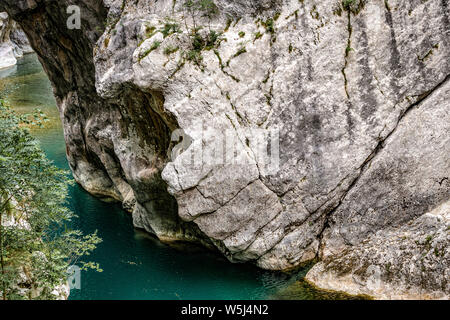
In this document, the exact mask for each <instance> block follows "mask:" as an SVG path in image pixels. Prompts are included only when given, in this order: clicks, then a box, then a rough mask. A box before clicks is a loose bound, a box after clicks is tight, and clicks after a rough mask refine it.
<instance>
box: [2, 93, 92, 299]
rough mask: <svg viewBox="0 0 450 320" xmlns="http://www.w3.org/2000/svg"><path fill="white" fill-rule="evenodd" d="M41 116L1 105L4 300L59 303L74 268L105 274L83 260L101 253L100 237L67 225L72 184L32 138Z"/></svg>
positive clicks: (69, 215)
mask: <svg viewBox="0 0 450 320" xmlns="http://www.w3.org/2000/svg"><path fill="white" fill-rule="evenodd" d="M40 119H41V115H40V114H36V115H34V116H18V115H16V114H15V113H14V112H13V111H12V110H10V109H9V108H8V107H6V106H5V105H4V103H3V101H1V100H0V296H1V299H3V300H11V299H55V298H56V296H55V295H54V294H52V291H53V290H54V288H55V287H56V286H58V285H61V284H64V283H65V279H66V278H67V274H66V272H67V269H68V267H69V266H70V265H72V264H75V263H76V264H77V265H78V266H80V267H82V268H84V269H86V268H93V269H97V270H100V269H99V268H98V265H96V264H94V263H85V262H81V261H79V258H80V257H82V256H84V255H89V253H90V252H91V251H92V250H94V249H95V247H96V245H97V244H98V243H99V242H100V239H99V238H98V237H97V235H96V234H91V235H88V236H83V235H82V234H81V233H80V232H79V231H76V230H70V229H68V228H67V226H66V223H67V222H69V221H70V219H71V218H72V217H73V214H72V213H71V212H70V211H69V210H68V208H67V207H66V206H65V199H66V196H67V186H68V184H69V180H68V178H67V172H65V171H63V170H60V169H58V168H56V167H55V166H54V165H53V164H52V163H51V162H50V161H49V160H48V159H47V158H46V156H45V154H44V152H43V151H42V150H41V149H40V147H39V145H38V143H37V141H36V140H35V139H34V138H33V137H32V136H31V135H30V133H29V130H28V128H27V126H30V125H36V124H40Z"/></svg>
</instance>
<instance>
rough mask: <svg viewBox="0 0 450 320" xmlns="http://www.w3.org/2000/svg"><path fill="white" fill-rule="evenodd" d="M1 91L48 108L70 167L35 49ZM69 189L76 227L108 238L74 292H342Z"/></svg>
mask: <svg viewBox="0 0 450 320" xmlns="http://www.w3.org/2000/svg"><path fill="white" fill-rule="evenodd" d="M0 94H1V95H2V96H3V98H5V99H6V100H7V101H8V102H9V103H10V105H11V106H13V108H14V109H16V110H18V111H19V112H30V111H32V110H33V108H35V107H39V108H40V109H42V110H43V111H44V112H45V113H47V114H48V115H49V117H50V119H51V121H50V126H47V128H46V129H44V130H36V131H35V132H34V134H35V135H36V137H37V138H38V139H39V140H40V142H41V146H42V148H43V149H44V151H45V152H46V154H47V156H48V157H49V158H50V159H51V160H53V161H54V163H55V165H57V166H58V167H60V168H63V169H67V170H68V169H69V168H68V164H67V161H66V156H65V145H64V138H63V135H62V128H61V125H60V124H59V115H58V112H57V108H56V104H55V100H54V98H53V95H52V89H51V85H50V83H49V81H48V79H47V77H46V75H45V74H44V72H43V70H42V67H41V65H40V64H39V62H38V60H37V57H36V56H35V55H27V56H26V57H25V58H24V59H21V60H20V61H19V64H18V65H17V66H16V67H14V68H11V69H8V70H2V71H0ZM69 194H70V199H69V200H68V206H69V208H70V209H71V210H72V211H73V212H75V214H76V215H77V216H78V217H77V218H76V219H74V220H73V221H72V225H71V227H72V228H74V229H79V230H82V231H83V232H84V233H85V234H87V233H92V232H94V231H96V230H98V234H99V236H100V237H101V238H102V239H103V242H102V243H101V244H100V245H99V246H98V248H97V250H95V252H94V253H93V254H92V255H91V256H90V257H89V260H91V261H95V262H99V263H100V266H101V268H102V269H103V272H101V273H98V272H91V271H88V272H83V273H82V275H81V290H72V292H71V295H70V299H267V298H272V299H318V298H332V299H336V298H338V299H339V297H336V296H329V295H328V296H327V295H324V293H323V292H319V291H317V290H314V289H313V288H311V287H310V286H308V285H305V283H304V282H301V281H298V280H301V277H302V276H303V275H304V272H301V273H298V274H296V275H288V274H283V273H274V272H266V271H263V270H260V269H257V268H256V267H254V266H251V265H237V264H231V263H229V262H228V261H227V260H225V259H224V258H223V257H222V256H220V255H218V254H215V253H211V252H206V251H205V250H176V249H174V248H172V247H169V246H167V245H164V244H162V243H160V242H158V241H157V240H155V239H153V238H152V237H151V236H149V235H147V234H146V233H144V232H141V231H137V230H135V229H133V226H132V220H131V217H130V215H129V214H127V213H126V212H124V211H123V210H122V209H121V207H120V205H119V204H110V203H104V202H101V201H99V200H98V199H96V198H94V197H92V196H91V195H89V194H88V193H87V192H85V191H84V190H83V189H82V188H81V187H80V186H79V185H74V186H72V187H70V190H69Z"/></svg>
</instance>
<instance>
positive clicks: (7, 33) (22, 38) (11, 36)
mask: <svg viewBox="0 0 450 320" xmlns="http://www.w3.org/2000/svg"><path fill="white" fill-rule="evenodd" d="M32 51H33V49H31V46H30V44H29V42H28V39H27V37H26V35H25V33H24V32H23V31H22V30H21V29H20V27H19V26H18V25H17V23H16V22H15V21H13V20H11V19H10V18H9V16H8V14H7V13H6V12H0V69H2V68H8V67H11V66H14V65H15V64H16V63H17V59H18V58H21V57H22V56H23V55H24V54H26V53H31V52H32Z"/></svg>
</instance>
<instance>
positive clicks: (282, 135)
mask: <svg viewBox="0 0 450 320" xmlns="http://www.w3.org/2000/svg"><path fill="white" fill-rule="evenodd" d="M214 3H215V5H216V6H217V10H212V11H210V12H206V13H207V14H205V12H200V14H198V12H190V11H189V10H186V9H185V8H183V1H173V0H165V1H164V0H160V1H156V0H155V1H153V0H146V1H144V0H128V1H127V0H116V1H113V0H108V1H107V0H104V1H101V0H64V1H51V0H27V1H25V0H1V2H0V10H6V11H7V12H8V14H9V15H10V16H11V17H12V18H13V19H14V20H15V21H17V22H18V23H19V24H20V25H21V27H22V28H23V30H24V31H25V33H26V34H27V36H28V39H29V40H30V43H31V46H32V47H33V48H34V50H35V51H36V53H37V54H38V56H39V59H40V61H41V62H42V64H43V66H44V69H45V70H46V72H47V74H48V75H49V78H50V80H51V82H52V84H53V87H54V93H55V97H56V99H57V102H58V107H59V109H60V113H61V120H62V121H63V124H64V134H65V139H66V144H67V157H68V160H69V164H70V167H71V169H72V171H73V173H74V176H75V179H76V180H77V181H78V182H79V183H80V184H81V185H82V186H83V187H84V188H85V189H86V190H88V191H89V192H91V193H92V194H94V195H96V196H99V197H102V198H104V199H114V200H117V201H121V202H122V203H123V205H124V208H126V209H127V210H129V211H130V212H132V214H133V220H134V224H135V226H136V227H139V228H143V229H146V230H147V231H149V232H151V233H154V234H155V235H156V236H158V237H159V238H160V239H162V240H164V241H172V240H183V241H200V242H202V243H203V244H205V245H207V246H209V247H215V248H217V249H218V250H220V251H221V252H222V253H223V254H224V255H226V256H227V257H228V258H229V259H230V260H231V261H235V262H247V261H250V262H253V263H255V264H256V265H258V266H259V267H261V268H265V269H272V270H280V269H281V270H285V269H291V268H295V267H298V266H301V265H303V264H305V263H308V262H310V261H312V260H320V261H321V262H319V263H318V264H316V265H315V266H314V267H313V269H312V270H311V271H310V272H309V274H308V276H307V279H308V280H309V281H311V282H313V283H315V284H316V285H318V286H320V287H323V288H327V289H332V290H344V291H347V292H351V293H364V294H369V295H372V296H375V297H379V298H398V297H401V298H448V296H449V293H450V284H449V282H448V279H449V275H450V260H449V259H450V256H449V249H448V248H449V246H448V244H449V240H450V233H449V230H450V229H449V222H448V221H449V220H448V217H449V216H448V213H449V204H448V203H449V194H450V181H449V173H450V160H449V154H450V143H449V142H450V134H449V132H450V121H449V120H450V119H449V118H450V116H449V110H450V100H449V98H450V82H449V75H450V63H449V61H450V60H449V58H450V34H449V32H450V29H449V26H450V24H449V17H450V9H449V4H448V1H446V0H428V1H421V0H413V1H410V0H408V1H406V0H386V1H381V0H367V1H363V0H354V1H343V2H340V1H335V2H333V1H319V0H310V1H308V0H301V1H299V0H267V1H257V0H238V1H225V0H215V1H214ZM69 5H77V6H79V7H80V9H81V16H80V17H81V28H80V29H73V30H70V29H68V28H67V27H66V23H67V19H68V16H69V15H68V14H67V7H68V6H69ZM205 15H206V17H205ZM199 26H201V27H202V28H201V29H198V30H197V29H196V30H197V31H196V32H193V31H192V30H193V28H196V27H199ZM212 31H213V32H212ZM206 129H212V130H209V131H208V130H206ZM249 129H252V130H253V131H251V130H249ZM180 130H183V133H184V134H185V136H184V138H185V139H186V140H189V141H184V143H183V145H184V148H183V149H182V150H179V152H178V153H177V155H178V156H172V154H174V152H173V151H174V149H176V148H177V147H176V145H177V143H178V141H172V139H171V137H172V135H173V134H174V133H177V132H179V131H180ZM261 131H262V132H269V131H270V132H276V133H277V135H276V137H279V140H278V142H279V145H278V149H279V150H277V149H274V148H272V149H271V150H272V153H271V155H272V156H273V155H274V153H276V154H279V168H276V170H274V169H273V167H271V164H273V163H270V164H269V163H268V161H267V158H265V157H259V156H258V155H259V154H260V153H261V152H260V151H261V150H259V149H261V142H260V141H259V140H257V137H256V136H254V135H252V134H249V132H261ZM218 133H226V135H227V138H230V139H231V140H232V141H237V143H236V144H235V145H232V146H230V145H229V144H228V143H226V142H225V143H219V145H220V146H221V147H222V149H221V150H219V152H218V148H217V145H218V143H217V140H218V136H220V134H218ZM187 137H188V138H187ZM175 140H176V139H175ZM219 140H220V139H219ZM226 141H230V140H228V139H227V140H226ZM263 147H264V148H266V149H267V148H268V145H263ZM270 147H273V145H272V144H270ZM219 149H220V148H219ZM269 149H270V148H269ZM198 150H201V158H202V159H201V161H200V163H201V165H200V166H199V165H198V162H197V161H192V158H195V157H196V156H198V155H199V154H200V153H199V152H197V151H198ZM277 151H279V152H277ZM229 153H233V154H238V155H239V156H240V162H239V163H238V164H236V163H235V162H234V160H233V159H231V158H229V157H227V154H229ZM242 163H245V165H242ZM393 288H395V290H394V289H393Z"/></svg>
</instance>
